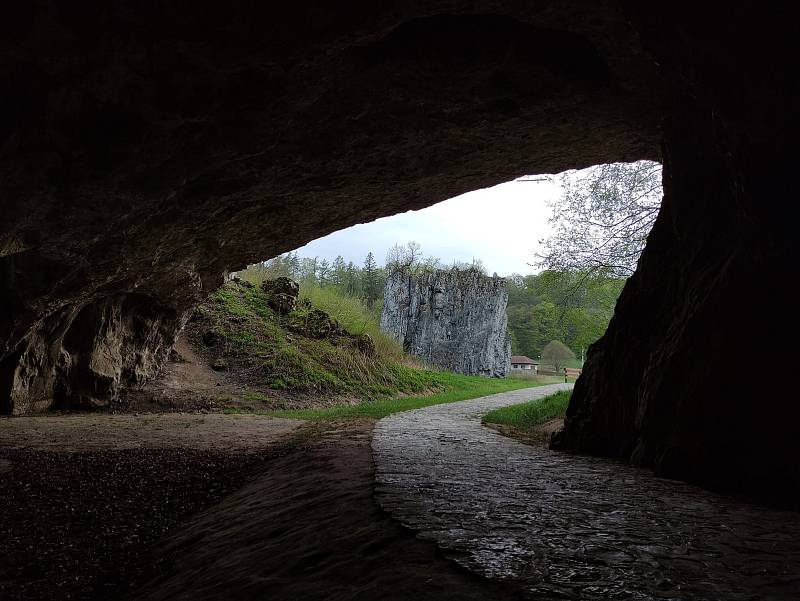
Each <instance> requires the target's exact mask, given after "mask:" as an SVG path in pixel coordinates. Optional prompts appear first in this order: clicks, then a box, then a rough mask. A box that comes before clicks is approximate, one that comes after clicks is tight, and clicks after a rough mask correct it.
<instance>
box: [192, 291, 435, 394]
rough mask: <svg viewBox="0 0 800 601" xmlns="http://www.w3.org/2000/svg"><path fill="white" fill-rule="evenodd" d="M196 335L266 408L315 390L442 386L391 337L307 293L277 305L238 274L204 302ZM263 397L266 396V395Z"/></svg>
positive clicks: (356, 391)
mask: <svg viewBox="0 0 800 601" xmlns="http://www.w3.org/2000/svg"><path fill="white" fill-rule="evenodd" d="M187 330H188V335H189V339H190V341H191V342H193V343H194V345H195V347H196V348H198V349H200V350H201V352H202V353H203V354H204V355H205V356H206V357H207V359H208V360H209V362H210V364H211V365H212V366H213V367H214V368H215V369H217V370H219V371H224V372H226V373H227V374H229V375H230V376H231V377H232V378H234V379H236V380H237V381H239V382H242V383H244V384H246V387H247V392H246V397H247V400H250V401H253V402H254V403H256V405H255V406H256V407H259V408H267V407H269V408H281V407H296V406H305V405H307V404H308V403H309V402H311V401H312V400H314V399H313V398H312V397H321V398H319V399H318V401H320V402H322V403H326V402H328V403H330V402H332V399H335V398H341V397H346V396H347V397H353V398H354V399H363V398H378V397H381V396H385V395H395V394H402V393H405V394H411V393H419V392H422V391H425V390H429V389H430V388H432V387H435V386H436V381H435V378H434V377H433V374H432V373H431V372H427V371H424V370H420V369H415V368H414V367H413V366H411V365H410V364H407V363H404V362H402V361H401V360H398V357H401V356H402V349H397V348H393V347H392V345H391V342H390V341H385V340H384V341H382V344H381V345H380V346H375V345H373V344H371V342H370V338H366V337H364V336H363V332H359V331H356V332H352V331H350V332H348V331H347V329H346V328H343V327H341V325H340V324H338V322H336V321H335V320H332V319H331V318H330V317H328V316H327V315H326V314H325V313H324V312H321V311H319V310H317V309H315V308H314V306H313V305H312V304H311V303H310V302H308V301H306V302H302V301H301V302H300V303H298V306H297V309H296V310H294V311H291V312H290V313H288V314H287V315H281V314H279V313H277V312H275V311H273V310H272V309H271V308H270V307H269V306H268V304H267V296H266V295H265V293H264V292H263V290H261V288H260V287H259V286H254V285H249V284H247V283H237V282H231V283H228V284H226V285H225V286H223V287H222V288H220V289H219V290H217V291H216V292H215V293H214V294H212V295H211V296H210V297H209V299H208V300H207V301H206V302H205V303H203V304H202V305H200V306H199V307H198V308H197V310H196V311H195V314H194V316H193V318H192V320H191V322H190V323H189V325H188V328H187ZM259 401H261V403H258V402H259Z"/></svg>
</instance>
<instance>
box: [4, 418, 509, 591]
mask: <svg viewBox="0 0 800 601" xmlns="http://www.w3.org/2000/svg"><path fill="white" fill-rule="evenodd" d="M371 428H372V423H371V422H368V421H364V422H346V423H342V424H312V423H306V424H303V423H301V422H297V421H288V422H285V421H283V420H275V419H270V418H264V417H255V416H237V415H232V416H228V415H202V414H200V415H179V414H159V415H139V416H134V415H94V414H86V415H71V416H45V417H35V418H7V419H3V420H0V474H2V477H1V478H0V507H2V508H3V509H2V521H0V548H2V549H3V556H4V559H3V561H2V562H0V599H3V601H16V600H23V599H24V600H26V601H35V600H39V599H42V600H44V599H64V600H68V599H90V600H108V599H120V598H123V597H124V598H126V599H129V600H134V599H143V600H145V599H146V600H150V599H193V600H194V599H209V600H210V599H237V600H238V599H286V600H289V599H343V600H344V599H348V600H349V599H370V600H372V599H410V598H419V599H445V600H447V599H495V598H512V599H513V598H515V597H516V592H515V591H513V590H511V589H510V588H508V587H507V586H504V585H496V584H492V583H490V582H488V581H485V580H482V579H480V578H478V577H476V576H473V575H472V574H470V573H467V572H464V571H462V570H461V569H460V568H458V567H457V566H456V565H455V564H454V563H452V562H450V561H448V560H445V559H444V558H443V557H441V555H440V554H439V552H438V550H437V548H436V547H435V546H434V545H432V544H429V543H423V542H421V541H419V540H417V539H416V538H415V537H414V536H413V534H411V533H410V532H408V531H406V530H404V529H403V528H402V527H401V526H399V525H398V524H397V523H395V522H394V521H392V520H391V519H390V518H389V517H388V516H386V515H385V514H383V513H382V512H381V511H380V509H379V508H378V507H377V505H376V504H375V503H374V500H373V476H374V466H373V462H372V454H371V449H370V446H369V440H370V433H371Z"/></svg>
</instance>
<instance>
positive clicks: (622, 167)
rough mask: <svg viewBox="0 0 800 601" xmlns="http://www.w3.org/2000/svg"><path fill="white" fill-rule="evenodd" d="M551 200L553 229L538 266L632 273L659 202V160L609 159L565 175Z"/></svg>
mask: <svg viewBox="0 0 800 601" xmlns="http://www.w3.org/2000/svg"><path fill="white" fill-rule="evenodd" d="M560 179H561V185H562V189H563V194H562V195H561V196H560V197H558V198H555V199H553V200H552V201H551V202H550V208H551V210H552V214H553V216H552V218H551V219H550V223H551V225H552V226H553V233H552V234H551V235H550V237H549V238H547V239H546V240H543V241H542V243H543V245H544V252H543V253H542V254H540V255H539V266H540V267H542V268H544V269H547V270H551V271H555V272H588V273H590V274H591V275H592V276H595V275H600V276H613V275H616V276H618V277H628V276H630V275H631V274H632V273H633V271H634V269H635V268H636V263H637V261H638V260H639V255H640V254H641V252H642V250H643V249H644V245H645V242H646V241H647V236H648V234H649V233H650V229H651V228H652V227H653V223H654V222H655V219H656V216H657V215H658V211H659V208H660V206H661V197H662V190H661V165H660V164H659V163H655V162H652V161H637V162H635V163H610V164H606V165H597V166H595V167H592V168H590V169H586V170H584V171H582V172H581V173H580V174H579V173H576V172H574V171H571V172H567V173H565V174H563V175H562V176H561V178H560Z"/></svg>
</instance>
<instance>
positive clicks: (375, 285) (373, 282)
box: [361, 252, 380, 308]
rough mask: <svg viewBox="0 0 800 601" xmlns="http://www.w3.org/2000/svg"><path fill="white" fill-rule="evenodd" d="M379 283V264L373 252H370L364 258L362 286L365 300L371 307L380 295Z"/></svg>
mask: <svg viewBox="0 0 800 601" xmlns="http://www.w3.org/2000/svg"><path fill="white" fill-rule="evenodd" d="M379 285H380V284H379V278H378V265H377V263H375V256H374V255H373V254H372V252H368V253H367V257H366V258H365V259H364V269H363V270H362V271H361V288H362V294H363V295H364V302H365V303H366V305H367V306H368V307H370V308H372V307H373V306H374V305H375V301H376V300H377V299H378V296H379V295H380V288H379Z"/></svg>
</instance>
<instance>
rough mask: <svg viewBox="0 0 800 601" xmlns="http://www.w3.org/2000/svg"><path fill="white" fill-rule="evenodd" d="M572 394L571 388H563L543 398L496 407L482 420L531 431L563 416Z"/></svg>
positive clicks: (485, 422) (487, 422)
mask: <svg viewBox="0 0 800 601" xmlns="http://www.w3.org/2000/svg"><path fill="white" fill-rule="evenodd" d="M571 396H572V391H571V390H561V391H559V392H557V393H555V394H551V395H550V396H546V397H544V398H542V399H535V400H533V401H528V402H526V403H520V404H519V405H511V406H509V407H502V408H500V409H495V410H494V411H490V412H489V413H487V414H486V415H484V416H483V419H482V420H481V421H483V423H484V424H506V425H509V426H514V427H515V428H517V429H518V430H522V431H526V430H528V431H530V430H533V429H534V428H535V427H536V426H538V425H540V424H543V423H545V422H547V421H550V420H551V419H555V418H559V417H561V418H563V417H564V414H565V413H566V412H567V406H568V405H569V399H570V397H571Z"/></svg>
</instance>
